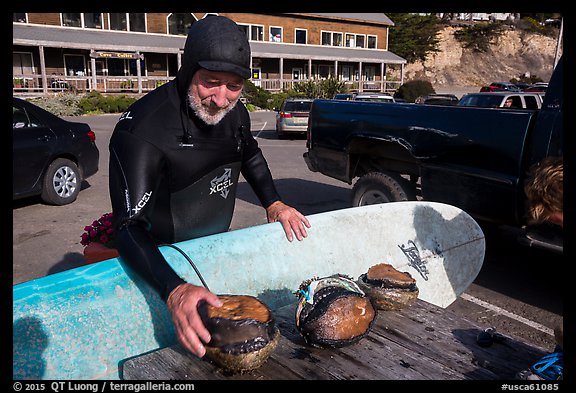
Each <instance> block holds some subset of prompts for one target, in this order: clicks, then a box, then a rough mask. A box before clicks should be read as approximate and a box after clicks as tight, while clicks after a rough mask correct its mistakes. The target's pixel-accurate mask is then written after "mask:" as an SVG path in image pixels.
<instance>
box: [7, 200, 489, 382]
mask: <svg viewBox="0 0 576 393" xmlns="http://www.w3.org/2000/svg"><path fill="white" fill-rule="evenodd" d="M308 219H309V221H310V223H311V225H312V227H311V228H310V229H309V230H308V237H307V238H306V239H304V240H303V241H297V240H294V241H293V242H289V241H288V240H286V237H285V234H284V231H283V229H282V226H281V224H280V223H270V224H264V225H259V226H254V227H249V228H244V229H239V230H235V231H230V232H226V233H222V234H218V235H212V236H206V237H203V238H198V239H194V240H189V241H184V242H180V243H177V244H175V245H174V246H176V247H178V248H179V249H180V250H182V251H183V252H184V253H186V255H188V256H189V258H190V259H191V261H192V262H193V264H194V266H195V267H196V269H197V270H198V272H199V273H200V276H199V275H198V273H197V272H196V270H195V269H194V268H193V266H192V265H191V264H190V262H189V261H188V260H187V259H186V258H185V257H184V256H183V255H182V254H181V252H180V251H179V250H177V249H174V248H172V247H168V246H163V247H161V252H162V254H163V255H164V257H165V258H166V260H167V261H168V263H170V265H171V266H172V267H173V268H174V270H175V271H176V272H177V273H178V274H180V275H181V276H182V277H183V278H184V279H185V280H187V281H189V282H191V283H193V284H196V285H203V283H202V282H203V281H204V282H205V283H206V285H207V286H208V287H209V289H210V290H211V291H212V292H214V293H216V294H245V295H253V296H257V297H258V298H260V299H261V300H263V301H265V302H266V303H267V304H268V305H269V307H270V308H271V309H272V310H274V309H275V308H278V307H281V306H284V305H286V304H289V303H292V302H296V301H297V295H296V292H297V290H298V287H299V286H300V284H301V283H302V282H303V281H305V280H308V279H310V278H313V277H325V276H329V275H332V274H337V273H338V274H344V275H348V276H350V277H352V278H354V279H356V278H358V277H359V276H360V275H361V274H363V273H365V272H366V271H367V270H368V268H369V267H370V266H372V265H375V264H378V263H389V264H391V265H393V266H394V267H395V268H396V269H398V270H400V271H406V272H408V273H410V274H411V275H412V277H414V278H415V279H416V283H417V286H418V288H419V290H420V293H419V298H420V299H422V300H425V301H427V302H430V303H432V304H435V305H437V306H440V307H447V306H448V305H449V304H451V303H452V302H453V301H454V300H455V299H457V298H458V296H459V295H460V294H462V293H463V292H464V291H465V290H466V288H467V287H468V286H469V285H470V284H471V283H472V282H473V281H474V279H475V278H476V276H477V275H478V273H479V271H480V269H481V267H482V263H483V261H484V253H485V240H484V234H483V233H482V230H481V228H480V227H479V225H478V224H477V223H476V221H474V219H473V218H472V217H470V216H469V215H468V214H467V213H465V212H464V211H462V210H460V209H458V208H456V207H454V206H450V205H446V204H441V203H436V202H418V201H410V202H394V203H385V204H379V205H369V206H362V207H354V208H349V209H342V210H335V211H330V212H325V213H319V214H314V215H310V216H308ZM13 327H14V329H13V354H14V360H13V377H14V379H117V378H120V377H121V375H120V374H119V363H120V362H121V361H122V360H124V359H126V358H129V357H133V356H136V355H139V354H142V353H145V352H148V351H151V350H155V349H158V348H162V347H165V346H168V345H173V344H175V343H176V339H175V335H174V330H173V327H172V323H171V320H170V317H169V314H168V311H167V309H166V306H165V304H164V302H162V300H161V299H160V298H159V296H158V295H157V294H156V293H155V292H154V291H153V290H152V289H151V288H150V287H149V286H148V285H147V284H145V283H144V282H143V281H142V280H140V279H139V277H137V276H136V275H135V274H134V273H133V272H132V271H131V270H130V269H129V268H128V267H127V266H126V265H125V264H124V263H123V261H122V259H121V258H114V259H110V260H106V261H103V262H99V263H95V264H91V265H86V266H82V267H78V268H75V269H71V270H68V271H64V272H60V273H57V274H54V275H49V276H46V277H42V278H39V279H36V280H32V281H28V282H25V283H21V284H17V285H14V286H13Z"/></svg>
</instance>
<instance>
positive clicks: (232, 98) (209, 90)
mask: <svg viewBox="0 0 576 393" xmlns="http://www.w3.org/2000/svg"><path fill="white" fill-rule="evenodd" d="M243 86H244V79H242V77H240V76H239V75H236V74H233V73H231V72H216V71H208V70H206V69H204V68H200V69H199V70H198V71H196V73H195V74H194V76H193V77H192V83H191V84H190V89H189V90H188V101H189V105H190V107H191V108H192V110H194V113H195V114H196V115H197V116H198V117H199V118H200V119H202V120H203V121H204V122H205V123H206V124H209V125H214V124H217V123H218V122H220V120H222V118H223V117H224V116H225V115H226V114H227V113H228V112H229V111H230V110H232V108H234V106H235V105H236V102H237V101H238V99H239V98H240V94H241V93H242V87H243Z"/></svg>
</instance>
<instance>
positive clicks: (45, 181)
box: [12, 97, 100, 205]
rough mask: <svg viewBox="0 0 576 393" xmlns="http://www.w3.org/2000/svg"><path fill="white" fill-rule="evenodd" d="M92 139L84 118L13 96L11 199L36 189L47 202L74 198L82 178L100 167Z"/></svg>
mask: <svg viewBox="0 0 576 393" xmlns="http://www.w3.org/2000/svg"><path fill="white" fill-rule="evenodd" d="M95 140H96V136H95V134H94V132H93V131H92V130H91V129H90V126H89V125H88V124H86V123H79V122H71V121H67V120H64V119H61V118H59V117H58V116H56V115H54V114H52V113H50V112H48V111H46V110H44V109H42V108H40V107H38V106H36V105H34V104H32V103H30V102H28V101H25V100H22V99H19V98H16V97H13V108H12V199H19V198H24V197H28V196H33V195H40V197H41V198H42V200H43V201H44V202H45V203H48V204H51V205H66V204H68V203H72V202H74V201H75V200H76V198H77V197H78V193H79V192H80V188H81V186H82V181H83V180H84V179H86V178H88V177H90V176H92V175H94V174H95V173H96V172H98V159H99V157H100V152H99V151H98V148H97V147H96V142H95Z"/></svg>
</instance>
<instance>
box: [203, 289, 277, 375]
mask: <svg viewBox="0 0 576 393" xmlns="http://www.w3.org/2000/svg"><path fill="white" fill-rule="evenodd" d="M218 298H219V299H220V300H221V301H222V303H223V305H222V306H221V307H213V306H211V305H209V304H208V303H206V302H203V303H201V304H200V305H199V306H198V311H199V313H200V317H201V318H202V321H203V323H204V326H206V329H208V331H209V332H210V335H211V336H212V338H211V340H210V342H209V343H208V344H206V355H205V357H206V358H207V359H208V360H210V361H211V362H212V363H214V364H216V365H217V366H219V367H220V368H222V369H224V370H226V371H228V372H232V373H235V372H243V371H249V370H254V369H256V368H258V367H260V366H261V365H262V364H263V363H264V362H265V361H266V360H267V359H268V357H269V356H270V354H271V353H272V352H273V351H274V349H275V348H276V346H277V345H278V341H279V340H280V333H279V331H278V328H277V327H276V326H275V322H274V317H273V314H272V312H271V310H270V309H269V308H268V306H267V305H266V304H264V303H263V302H262V301H260V300H259V299H257V298H255V297H253V296H246V295H218Z"/></svg>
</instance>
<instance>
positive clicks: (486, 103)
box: [458, 94, 502, 108]
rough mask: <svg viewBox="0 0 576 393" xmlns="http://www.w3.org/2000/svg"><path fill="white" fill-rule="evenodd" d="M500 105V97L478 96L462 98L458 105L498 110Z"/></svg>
mask: <svg viewBox="0 0 576 393" xmlns="http://www.w3.org/2000/svg"><path fill="white" fill-rule="evenodd" d="M501 103H502V96H492V95H484V94H478V95H470V96H464V97H462V98H461V99H460V102H459V103H458V105H460V106H481V107H484V108H498V107H499V106H500V104H501Z"/></svg>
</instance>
